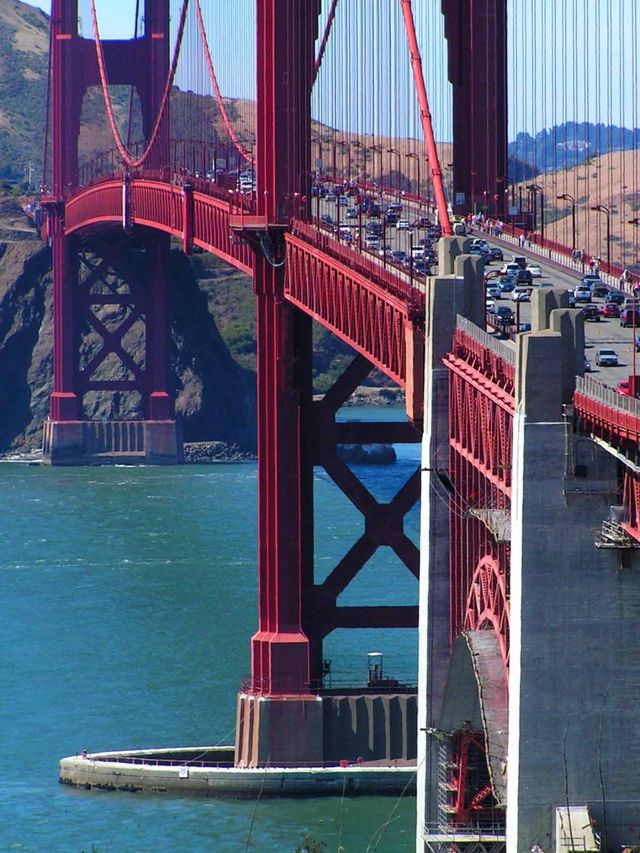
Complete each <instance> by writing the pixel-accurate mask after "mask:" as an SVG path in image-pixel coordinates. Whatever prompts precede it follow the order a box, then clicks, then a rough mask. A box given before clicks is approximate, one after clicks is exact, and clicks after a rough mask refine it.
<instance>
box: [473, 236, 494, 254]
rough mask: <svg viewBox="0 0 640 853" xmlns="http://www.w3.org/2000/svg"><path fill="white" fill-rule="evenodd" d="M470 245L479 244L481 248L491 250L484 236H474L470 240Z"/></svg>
mask: <svg viewBox="0 0 640 853" xmlns="http://www.w3.org/2000/svg"><path fill="white" fill-rule="evenodd" d="M471 245H472V246H480V248H482V249H486V250H487V251H491V249H490V247H489V244H488V243H487V241H486V240H485V239H484V237H474V238H473V240H472V241H471Z"/></svg>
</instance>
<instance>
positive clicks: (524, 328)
mask: <svg viewBox="0 0 640 853" xmlns="http://www.w3.org/2000/svg"><path fill="white" fill-rule="evenodd" d="M518 331H519V332H530V331H531V323H520V325H519V326H518Z"/></svg>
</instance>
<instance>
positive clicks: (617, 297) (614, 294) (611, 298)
mask: <svg viewBox="0 0 640 853" xmlns="http://www.w3.org/2000/svg"><path fill="white" fill-rule="evenodd" d="M626 298H627V294H626V293H625V292H624V291H623V290H610V291H609V295H608V297H607V301H608V302H615V303H616V304H617V305H622V303H623V302H624V300H625V299H626Z"/></svg>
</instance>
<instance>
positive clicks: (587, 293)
mask: <svg viewBox="0 0 640 853" xmlns="http://www.w3.org/2000/svg"><path fill="white" fill-rule="evenodd" d="M573 298H574V299H575V301H576V305H577V304H578V302H583V303H584V302H591V288H590V287H576V289H575V290H574V291H573Z"/></svg>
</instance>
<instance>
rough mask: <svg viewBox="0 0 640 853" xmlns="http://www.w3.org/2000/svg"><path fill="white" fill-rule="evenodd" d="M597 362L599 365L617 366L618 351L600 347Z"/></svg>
mask: <svg viewBox="0 0 640 853" xmlns="http://www.w3.org/2000/svg"><path fill="white" fill-rule="evenodd" d="M596 364H597V365H598V367H617V366H618V353H617V352H616V351H615V350H614V349H599V350H598V351H597V352H596Z"/></svg>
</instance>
